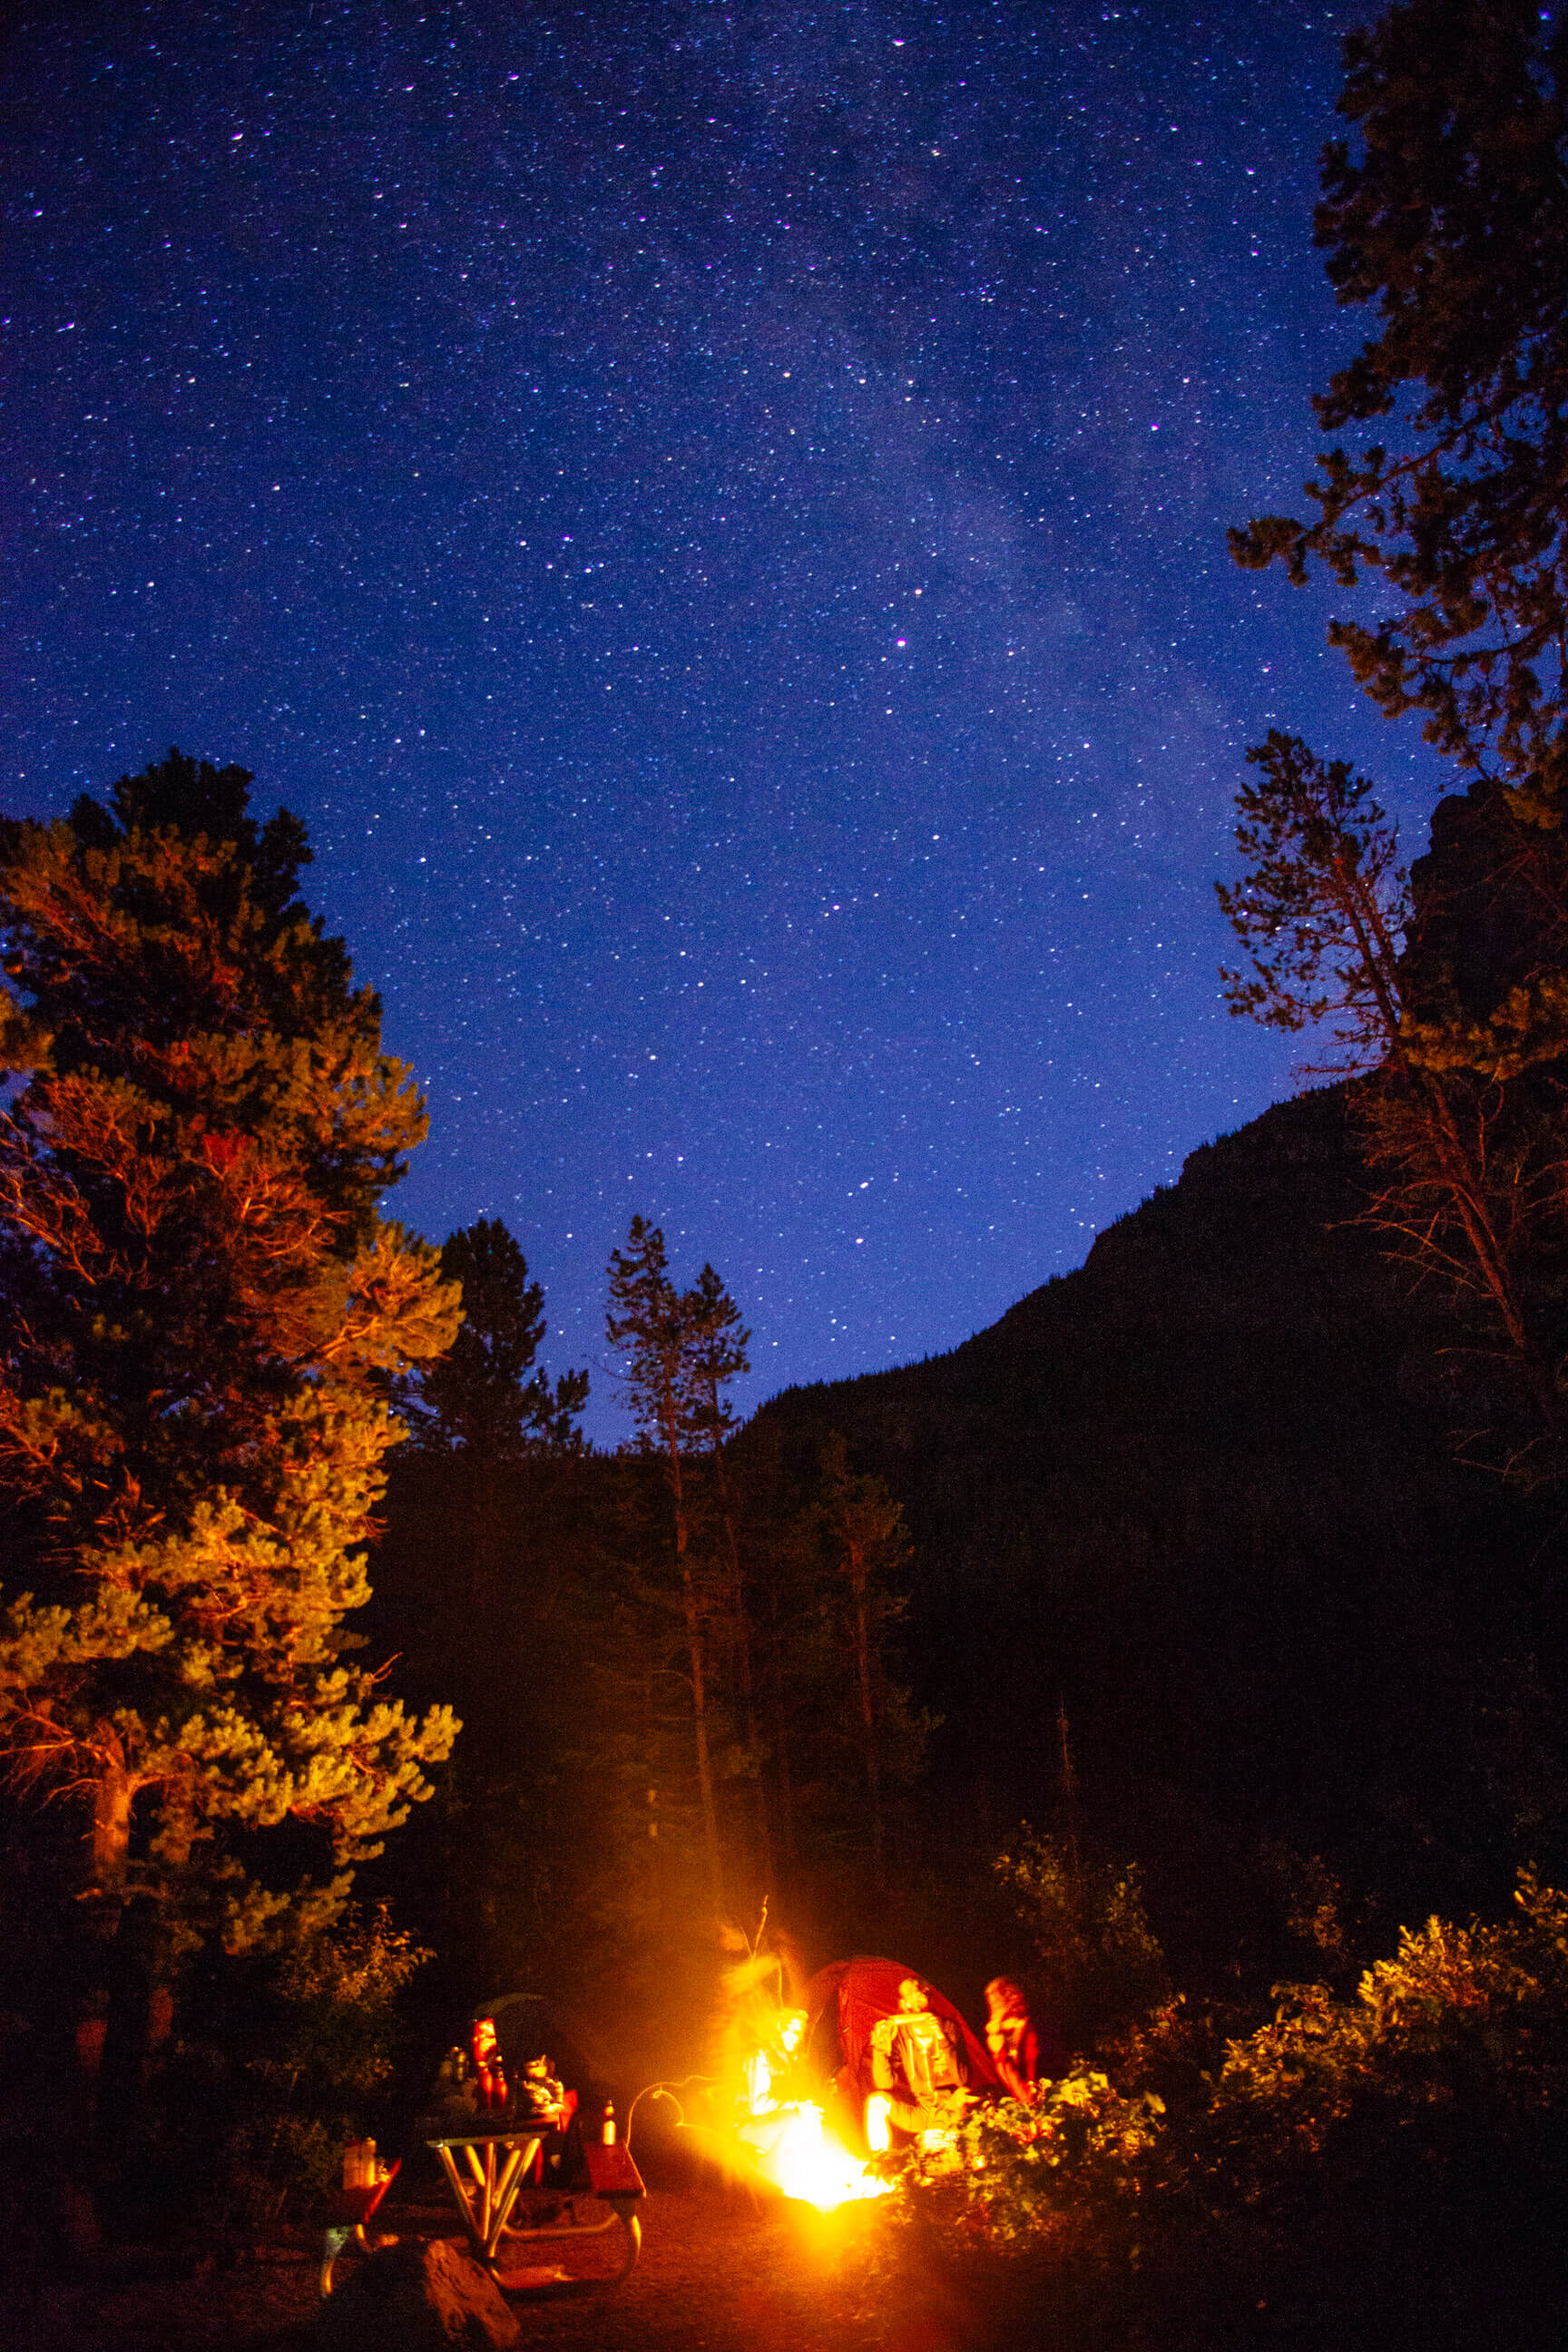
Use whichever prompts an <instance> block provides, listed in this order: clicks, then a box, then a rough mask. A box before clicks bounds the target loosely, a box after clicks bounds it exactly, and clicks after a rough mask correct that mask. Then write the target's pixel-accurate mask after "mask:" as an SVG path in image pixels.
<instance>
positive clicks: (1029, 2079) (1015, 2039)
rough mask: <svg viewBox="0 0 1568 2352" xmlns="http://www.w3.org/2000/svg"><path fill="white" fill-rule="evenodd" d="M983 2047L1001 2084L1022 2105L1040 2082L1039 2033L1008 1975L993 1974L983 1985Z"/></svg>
mask: <svg viewBox="0 0 1568 2352" xmlns="http://www.w3.org/2000/svg"><path fill="white" fill-rule="evenodd" d="M985 2011H986V2015H985V2047H986V2048H987V2050H989V2051H990V2053H991V2058H992V2063H993V2064H994V2066H995V2069H996V2072H997V2073H998V2074H1000V2075H1001V2077H1002V2084H1003V2088H1004V2089H1005V2091H1007V2092H1008V2093H1009V2094H1010V2095H1011V2096H1012V2097H1013V2098H1015V2099H1019V2100H1022V2102H1023V2104H1024V2105H1025V2106H1026V2107H1030V2106H1033V2105H1034V2103H1035V2100H1036V2099H1037V2096H1038V2095H1039V2086H1040V2037H1039V2035H1038V2034H1037V2032H1036V2031H1035V2025H1034V2020H1033V2019H1032V2018H1031V2017H1030V2015H1029V2004H1028V2002H1027V2000H1026V1999H1025V1997H1024V1995H1023V1993H1022V1992H1021V1991H1020V1990H1019V1988H1018V1987H1017V1986H1016V1984H1015V1983H1014V1982H1013V1979H1012V1978H1011V1977H993V1978H992V1979H991V1981H990V1983H989V1984H988V1985H987V1986H986V1988H985Z"/></svg>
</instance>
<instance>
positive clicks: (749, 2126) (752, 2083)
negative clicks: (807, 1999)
mask: <svg viewBox="0 0 1568 2352" xmlns="http://www.w3.org/2000/svg"><path fill="white" fill-rule="evenodd" d="M805 2026H806V2020H805V2013H804V2012H803V2011H800V2010H798V2009H783V2008H781V2009H778V2010H776V2011H774V2012H773V2019H772V2022H771V2025H770V2026H769V2027H768V2029H767V2039H766V2042H765V2043H764V2044H763V2046H762V2047H760V2048H754V2049H752V2051H751V2052H750V2053H749V2054H748V2056H747V2057H746V2059H745V2062H744V2064H743V2066H742V2080H743V2084H744V2088H743V2090H742V2092H741V2094H740V2095H739V2097H738V2099H737V2102H736V2104H737V2107H738V2111H739V2112H738V2115H737V2120H736V2123H735V2127H734V2128H735V2137H736V2138H737V2140H738V2141H739V2142H740V2145H741V2147H742V2150H743V2151H744V2160H745V2161H746V2162H747V2163H748V2164H749V2165H750V2167H751V2168H752V2170H753V2171H756V2172H760V2173H761V2174H762V2176H763V2179H764V2180H771V2181H772V2182H773V2186H774V2188H775V2189H782V2190H783V2192H784V2195H785V2196H786V2197H793V2198H795V2199H796V2200H798V2201H799V2202H800V2203H802V2204H804V2205H815V2206H816V2209H817V2210H818V2212H822V2213H826V2212H831V2211H832V2210H833V2209H834V2208H835V2207H836V2206H838V2205H847V2204H849V2203H851V2202H852V2201H854V2200H857V2199H860V2198H867V2197H883V2196H886V2195H887V2193H888V2189H889V2186H890V2184H889V2182H888V2181H886V2180H881V2179H878V2177H877V2175H876V2174H875V2173H874V2172H873V2171H872V2170H871V2169H870V2168H869V2166H868V2165H867V2164H866V2163H865V2162H864V2161H863V2160H862V2159H861V2158H859V2157H858V2156H857V2155H856V2154H855V2153H854V2152H853V2150H852V2149H850V2148H848V2147H846V2146H845V2144H844V2142H843V2140H842V2139H840V2138H839V2137H837V2134H836V2133H835V2132H833V2131H832V2130H831V2129H830V2128H829V2126H828V2124H827V2121H826V2116H825V2115H824V2112H823V2109H822V2107H821V2105H820V2104H819V2103H818V2102H817V2101H816V2099H813V2098H807V2097H805V2096H792V2095H789V2094H790V2093H791V2092H793V2091H796V2090H798V2089H799V2087H800V2086H799V2082H798V2076H799V2074H800V2071H801V2068H802V2066H803V2063H804V2055H803V2044H804V2042H805Z"/></svg>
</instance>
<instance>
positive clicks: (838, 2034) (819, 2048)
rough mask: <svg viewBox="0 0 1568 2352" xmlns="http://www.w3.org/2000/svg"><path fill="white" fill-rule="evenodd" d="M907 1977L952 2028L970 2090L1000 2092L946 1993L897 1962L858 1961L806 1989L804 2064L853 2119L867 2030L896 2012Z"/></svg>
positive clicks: (862, 2085) (867, 2084)
mask: <svg viewBox="0 0 1568 2352" xmlns="http://www.w3.org/2000/svg"><path fill="white" fill-rule="evenodd" d="M906 1977H913V1978H914V1979H916V1980H917V1982H918V1983H921V1984H923V1985H925V1991H926V2000H927V2001H928V2003H929V2004H930V2007H931V2013H932V2015H933V2016H935V2017H940V2018H942V2019H943V2020H944V2021H946V2022H947V2023H949V2024H950V2025H952V2026H953V2027H954V2028H955V2029H956V2032H957V2034H958V2042H959V2063H960V2065H961V2068H962V2070H963V2074H964V2076H965V2078H966V2080H967V2082H968V2084H969V2087H970V2089H971V2090H972V2091H978V2092H981V2093H982V2094H984V2093H986V2092H999V2091H1000V2090H1001V2088H1002V2082H1001V2077H1000V2076H999V2075H998V2074H997V2072H996V2069H995V2066H994V2064H993V2063H992V2058H991V2053H990V2052H989V2051H988V2050H987V2049H986V2047H985V2044H984V2042H981V2041H980V2040H978V2039H977V2037H976V2036H975V2035H974V2034H973V2033H971V2032H970V2030H969V2028H968V2026H967V2025H965V2023H964V2021H963V2018H962V2017H961V2016H960V2015H959V2013H958V2011H957V2010H956V2009H954V2007H953V2005H952V2001H950V2000H949V1999H948V1997H947V1995H946V1994H945V1993H944V1992H940V1991H939V1990H937V1988H936V1986H935V1985H933V1984H930V1983H927V1980H926V1979H925V1978H924V1977H922V1976H921V1972H920V1970H919V1969H910V1968H906V1967H905V1966H904V1964H903V1962H902V1961H901V1960H879V1959H869V1958H856V1959H853V1960H835V1961H833V1962H832V1963H831V1965H830V1966H829V1967H827V1968H826V1969H818V1970H817V1972H816V1976H814V1977H813V1978H812V1979H811V1982H810V1983H809V1984H808V1985H807V1986H806V1989H805V2000H804V2002H803V2004H802V2005H803V2007H804V2008H805V2014H806V2032H805V2051H806V2059H807V2062H808V2063H809V2064H810V2065H811V2067H812V2068H813V2070H814V2071H815V2072H816V2074H818V2075H819V2076H820V2077H821V2078H822V2079H823V2080H824V2082H830V2083H832V2084H836V2085H837V2088H838V2089H839V2090H840V2091H841V2092H842V2093H843V2094H844V2095H845V2097H846V2099H847V2103H848V2105H850V2106H852V2107H853V2108H854V2109H855V2111H856V2112H857V2114H858V2111H859V2109H860V2108H861V2106H862V2105H863V2104H864V2102H865V2099H866V2096H867V2094H868V2092H869V2091H870V2090H871V2088H872V2082H871V2028H872V2027H873V2026H874V2025H875V2024H876V2023H877V2021H878V2020H879V2018H884V2017H896V2016H897V2015H898V2013H899V1987H900V1985H901V1984H902V1983H903V1981H904V1979H905V1978H906Z"/></svg>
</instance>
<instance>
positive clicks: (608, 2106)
mask: <svg viewBox="0 0 1568 2352" xmlns="http://www.w3.org/2000/svg"><path fill="white" fill-rule="evenodd" d="M599 2137H600V2138H601V2139H602V2140H603V2142H604V2144H605V2147H614V2146H615V2144H616V2110H615V2107H614V2105H612V2103H611V2102H610V2101H609V2100H608V2099H606V2100H605V2120H604V2123H603V2124H602V2125H601V2126H600V2129H599Z"/></svg>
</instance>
